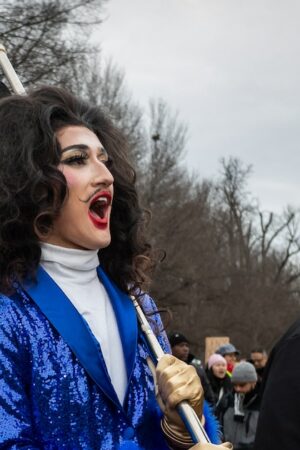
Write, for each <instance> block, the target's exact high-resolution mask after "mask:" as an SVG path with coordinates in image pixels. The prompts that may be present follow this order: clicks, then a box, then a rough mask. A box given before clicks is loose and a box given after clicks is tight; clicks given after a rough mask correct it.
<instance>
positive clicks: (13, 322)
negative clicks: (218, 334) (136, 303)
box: [0, 290, 169, 450]
mask: <svg viewBox="0 0 300 450" xmlns="http://www.w3.org/2000/svg"><path fill="white" fill-rule="evenodd" d="M144 306H145V309H146V310H148V311H151V310H153V308H154V303H153V301H152V300H151V299H150V298H149V297H148V296H145V297H144ZM151 321H152V323H153V324H155V327H156V328H157V327H158V328H159V327H161V322H160V319H159V316H158V315H154V316H152V319H151ZM74 333H76V330H74ZM158 338H159V341H160V343H161V345H162V347H163V348H164V350H165V351H169V346H168V342H167V339H166V337H165V335H164V333H161V334H160V335H159V336H158ZM148 356H149V352H148V349H147V346H146V345H145V343H144V341H143V339H142V337H141V336H140V335H139V338H138V347H137V354H136V359H135V364H134V369H133V374H132V377H131V380H130V385H129V387H128V395H127V397H126V401H125V404H124V405H123V407H120V408H117V406H116V405H115V404H113V403H112V402H111V401H110V400H109V399H108V398H107V397H106V396H105V394H104V393H103V392H102V391H101V390H100V388H99V387H98V386H97V385H96V384H95V383H94V382H93V380H92V379H91V378H90V377H89V375H87V373H86V372H85V369H84V368H83V367H82V366H81V364H80V362H79V361H78V360H77V358H76V356H75V355H74V354H73V352H72V351H71V349H70V348H69V346H68V345H67V344H66V343H65V342H64V340H63V338H62V337H61V336H60V335H59V334H58V332H57V331H56V330H55V329H54V328H53V327H52V325H51V324H50V322H49V321H48V319H47V318H46V317H45V316H44V315H43V313H42V312H41V311H40V309H39V308H38V306H36V304H35V303H34V302H33V301H32V300H31V299H30V298H29V297H28V296H27V295H26V294H25V293H24V292H22V290H19V291H18V292H17V293H16V294H15V295H14V296H13V297H12V298H8V297H5V296H1V295H0V448H5V449H21V448H22V449H30V450H35V449H44V450H60V449H67V450H79V449H80V450H86V449H89V450H92V449H95V450H96V449H101V450H110V449H120V450H121V449H122V450H126V449H127V450H138V449H145V450H147V449H149V450H165V449H167V448H168V447H167V445H166V444H165V441H164V438H163V435H162V432H161V429H160V419H161V411H160V409H159V407H158V405H157V402H156V399H155V394H154V385H153V378H152V374H151V371H150V370H149V367H148V365H147V362H146V358H147V357H148Z"/></svg>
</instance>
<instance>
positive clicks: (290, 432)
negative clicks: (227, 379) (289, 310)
mask: <svg viewBox="0 0 300 450" xmlns="http://www.w3.org/2000/svg"><path fill="white" fill-rule="evenodd" d="M299 355H300V320H299V319H298V320H297V321H296V322H295V323H294V324H293V325H292V326H291V327H290V328H289V329H288V331H287V332H286V333H285V334H284V335H283V337H282V338H281V339H280V340H279V341H278V343H277V344H276V345H275V347H274V348H273V350H272V352H271V354H270V357H269V360H268V363H267V366H266V369H265V374H264V378H263V384H262V405H261V411H260V418H259V422H258V428H257V435H256V440H255V447H254V448H255V450H299V449H300V426H299V419H300V358H299Z"/></svg>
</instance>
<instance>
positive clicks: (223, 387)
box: [206, 353, 233, 424]
mask: <svg viewBox="0 0 300 450" xmlns="http://www.w3.org/2000/svg"><path fill="white" fill-rule="evenodd" d="M206 374H207V378H208V381H209V383H210V386H211V389H212V391H213V399H212V402H211V404H212V407H213V411H214V413H215V415H216V416H217V418H218V419H219V420H220V423H221V424H222V419H223V414H224V411H225V408H226V406H227V403H228V395H229V394H231V392H232V389H233V388H232V383H231V379H230V376H229V375H228V373H227V361H226V359H225V358H224V357H223V356H222V355H219V354H217V353H214V354H212V355H211V356H210V357H209V358H208V361H207V370H206Z"/></svg>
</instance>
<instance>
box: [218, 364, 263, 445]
mask: <svg viewBox="0 0 300 450" xmlns="http://www.w3.org/2000/svg"><path fill="white" fill-rule="evenodd" d="M231 381H232V384H233V388H234V392H233V393H232V395H231V396H230V397H229V398H228V405H227V409H226V411H225V413H224V417H223V432H224V439H225V440H229V441H230V442H232V444H233V447H234V449H235V450H253V449H254V441H255V434H256V428H257V422H258V417H259V407H260V396H259V394H258V389H257V374H256V370H255V368H254V366H253V365H252V364H250V363H249V362H241V363H240V364H238V365H236V366H235V368H234V370H233V372H232V378H231Z"/></svg>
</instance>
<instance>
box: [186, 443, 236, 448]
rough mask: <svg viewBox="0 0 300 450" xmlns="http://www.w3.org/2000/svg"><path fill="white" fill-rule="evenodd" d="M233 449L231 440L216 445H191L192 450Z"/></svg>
mask: <svg viewBox="0 0 300 450" xmlns="http://www.w3.org/2000/svg"><path fill="white" fill-rule="evenodd" d="M228 449H229V450H232V449H233V445H232V444H230V442H224V444H220V445H214V444H196V445H194V446H193V447H191V449H190V450H228Z"/></svg>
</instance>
